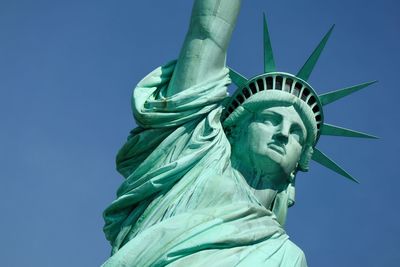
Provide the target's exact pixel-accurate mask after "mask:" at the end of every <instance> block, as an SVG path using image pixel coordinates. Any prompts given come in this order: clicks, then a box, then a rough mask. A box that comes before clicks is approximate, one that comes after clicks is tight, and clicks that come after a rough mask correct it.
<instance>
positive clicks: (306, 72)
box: [297, 25, 335, 81]
mask: <svg viewBox="0 0 400 267" xmlns="http://www.w3.org/2000/svg"><path fill="white" fill-rule="evenodd" d="M334 27H335V25H332V27H331V28H330V29H329V31H328V33H327V34H325V36H324V38H322V40H321V42H320V43H319V44H318V46H317V47H316V48H315V50H314V51H313V52H312V54H311V56H310V57H309V58H308V59H307V61H306V63H305V64H304V65H303V67H302V68H301V69H300V70H299V72H298V73H297V77H300V78H301V79H303V80H305V81H307V80H308V78H309V77H310V75H311V72H312V71H313V69H314V67H315V64H317V61H318V59H319V57H320V55H321V53H322V50H324V47H325V45H326V43H327V42H328V39H329V36H330V35H331V33H332V31H333V28H334Z"/></svg>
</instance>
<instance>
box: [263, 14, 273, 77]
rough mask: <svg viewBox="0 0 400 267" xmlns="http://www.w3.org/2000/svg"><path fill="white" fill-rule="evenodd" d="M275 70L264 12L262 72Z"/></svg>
mask: <svg viewBox="0 0 400 267" xmlns="http://www.w3.org/2000/svg"><path fill="white" fill-rule="evenodd" d="M274 71H275V60H274V54H273V52H272V45H271V39H270V38H269V32H268V24H267V19H266V18H265V13H264V72H265V73H267V72H274Z"/></svg>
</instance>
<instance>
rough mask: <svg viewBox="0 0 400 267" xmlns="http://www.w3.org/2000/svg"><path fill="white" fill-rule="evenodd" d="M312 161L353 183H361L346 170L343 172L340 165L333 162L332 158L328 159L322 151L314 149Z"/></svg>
mask: <svg viewBox="0 0 400 267" xmlns="http://www.w3.org/2000/svg"><path fill="white" fill-rule="evenodd" d="M312 159H313V160H314V161H315V162H317V163H319V164H321V165H322V166H324V167H326V168H328V169H331V170H332V171H334V172H336V173H338V174H340V175H342V176H344V177H346V178H348V179H350V180H351V181H353V182H356V183H359V182H358V181H357V180H356V179H355V178H354V177H352V176H351V175H350V174H349V173H348V172H346V171H345V170H343V169H342V168H341V167H340V166H339V165H337V164H336V163H335V162H334V161H333V160H331V159H330V158H328V156H327V155H325V154H324V153H322V152H321V151H320V150H318V149H317V148H314V153H313V155H312Z"/></svg>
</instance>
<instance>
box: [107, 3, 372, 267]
mask: <svg viewBox="0 0 400 267" xmlns="http://www.w3.org/2000/svg"><path fill="white" fill-rule="evenodd" d="M240 4H241V1H240V0H196V1H194V7H193V12H192V17H191V22H190V27H189V31H188V33H187V35H186V38H185V41H184V44H183V47H182V50H181V53H180V55H179V57H178V60H177V61H172V62H170V63H168V64H166V65H164V66H162V67H159V68H157V69H155V70H154V71H153V72H151V73H150V74H148V75H147V76H146V77H145V78H144V79H143V80H142V81H140V82H139V84H138V85H137V87H136V88H135V90H134V93H133V97H132V110H133V114H134V117H135V120H136V122H137V125H138V127H137V128H135V129H134V130H133V131H132V132H131V134H130V136H129V138H128V140H127V142H126V143H125V145H124V146H123V147H122V148H121V150H120V151H119V153H118V155H117V169H118V171H119V172H120V173H121V174H122V175H123V176H124V177H125V180H124V182H123V183H122V185H121V186H120V188H119V189H118V191H117V199H116V200H115V201H114V202H113V203H111V205H110V206H109V207H108V208H107V209H106V210H105V212H104V218H105V221H106V225H105V227H104V232H105V234H106V237H107V239H108V240H109V241H110V243H111V245H112V256H111V257H110V258H109V259H108V260H107V261H106V262H105V263H104V265H103V266H306V265H307V264H306V260H305V256H304V254H303V252H302V251H301V249H300V248H298V247H297V246H296V245H295V244H293V243H292V242H291V241H290V240H289V238H288V236H287V234H286V233H285V231H284V229H283V227H284V223H285V219H286V214H287V211H288V208H289V207H290V206H292V205H293V204H294V201H295V199H294V188H295V178H296V173H297V172H298V171H306V170H308V163H309V161H310V160H311V159H313V160H315V161H317V162H319V163H321V164H323V165H324V166H326V167H328V168H330V169H332V170H334V171H336V172H337V173H339V174H341V175H343V176H345V177H347V178H349V179H351V180H355V179H354V178H353V177H352V176H351V175H349V174H348V173H347V172H346V171H344V170H343V169H342V168H341V167H339V166H338V165H337V164H336V163H334V162H333V161H332V160H331V159H329V158H328V157H327V156H326V155H325V154H324V153H322V152H321V151H319V150H318V149H317V148H316V147H315V145H316V142H317V141H318V138H319V136H320V135H324V134H325V135H339V136H350V137H366V138H374V136H371V135H367V134H364V133H361V132H357V131H352V130H349V129H345V128H342V127H338V126H334V125H330V124H325V123H324V121H323V116H322V115H323V113H322V108H323V105H325V104H329V103H331V102H333V101H336V100H338V99H340V98H342V97H344V96H347V95H348V94H350V93H353V92H355V91H357V90H359V89H361V88H364V87H366V86H367V85H369V84H370V83H365V84H360V85H357V86H353V87H349V88H345V89H342V90H338V91H334V92H332V93H327V94H324V95H321V96H318V95H317V93H316V92H315V91H314V89H313V88H311V86H310V85H309V84H308V83H307V82H306V80H307V79H308V77H309V76H310V74H311V71H312V69H313V68H314V66H315V64H316V62H317V60H318V58H319V56H320V54H321V52H322V50H323V48H324V46H325V44H326V42H327V40H328V38H329V35H330V34H331V31H332V29H331V30H330V31H329V32H328V34H327V35H326V36H325V37H324V38H323V40H322V41H321V43H320V44H319V45H318V46H317V48H316V49H315V50H314V52H313V53H312V55H311V56H310V58H309V59H308V60H307V62H306V63H305V65H304V66H303V67H302V69H301V70H300V71H299V73H298V75H297V76H295V75H291V74H286V73H283V72H276V70H275V62H274V59H273V53H272V46H271V42H270V38H269V34H268V29H267V24H266V21H265V19H264V25H265V27H264V47H265V49H264V50H265V51H264V63H265V67H264V71H265V73H264V74H262V75H258V76H256V77H255V78H252V79H246V78H245V77H244V76H243V75H241V74H239V73H238V72H236V71H233V70H230V69H228V68H227V67H226V66H225V59H226V51H227V47H228V44H229V40H230V37H231V34H232V31H233V29H234V25H235V22H236V18H237V15H238V12H239V9H240ZM231 79H232V81H233V82H234V83H236V84H237V85H238V91H237V92H236V93H235V94H234V95H233V96H232V97H231V98H229V97H228V94H227V85H229V84H230V82H231ZM269 82H271V83H269ZM312 97H314V99H312Z"/></svg>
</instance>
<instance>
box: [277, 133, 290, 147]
mask: <svg viewBox="0 0 400 267" xmlns="http://www.w3.org/2000/svg"><path fill="white" fill-rule="evenodd" d="M275 139H276V140H277V141H279V142H280V143H282V144H285V145H286V144H287V143H288V141H289V136H288V135H287V134H286V133H285V132H282V131H279V132H278V133H276V134H275Z"/></svg>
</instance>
